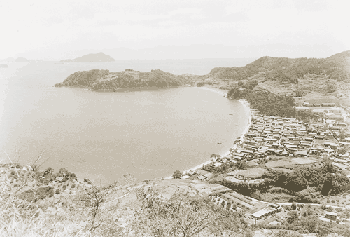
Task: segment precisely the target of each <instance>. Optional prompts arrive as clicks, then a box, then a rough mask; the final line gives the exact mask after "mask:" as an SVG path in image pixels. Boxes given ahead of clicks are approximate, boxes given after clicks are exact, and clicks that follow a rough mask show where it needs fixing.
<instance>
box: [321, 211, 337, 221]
mask: <svg viewBox="0 0 350 237" xmlns="http://www.w3.org/2000/svg"><path fill="white" fill-rule="evenodd" d="M337 216H338V215H337V213H336V212H326V213H325V216H324V217H325V218H327V219H329V220H331V221H336V220H337Z"/></svg>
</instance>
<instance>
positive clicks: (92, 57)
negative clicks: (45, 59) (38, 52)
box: [60, 53, 115, 62]
mask: <svg viewBox="0 0 350 237" xmlns="http://www.w3.org/2000/svg"><path fill="white" fill-rule="evenodd" d="M114 61H115V60H114V58H112V57H111V56H109V55H106V54H104V53H91V54H87V55H83V56H81V57H77V58H75V59H67V60H61V61H60V62H114Z"/></svg>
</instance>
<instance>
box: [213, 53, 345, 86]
mask: <svg viewBox="0 0 350 237" xmlns="http://www.w3.org/2000/svg"><path fill="white" fill-rule="evenodd" d="M349 57H350V50H348V51H345V52H342V53H339V54H335V55H332V56H330V57H328V58H306V57H303V58H294V59H293V58H287V57H268V56H265V57H261V58H259V59H257V60H255V61H254V62H252V63H250V64H247V65H246V66H244V67H217V68H213V69H212V70H211V72H210V73H209V76H210V77H214V78H219V79H228V80H235V81H239V80H245V79H248V78H249V77H251V76H254V75H257V74H261V75H262V76H264V77H265V79H266V80H274V81H280V82H289V83H297V80H298V79H302V78H303V77H304V76H305V75H308V74H314V75H320V76H327V77H328V78H329V79H335V80H337V81H344V80H348V79H350V67H349V64H350V60H349Z"/></svg>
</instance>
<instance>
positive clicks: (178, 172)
mask: <svg viewBox="0 0 350 237" xmlns="http://www.w3.org/2000/svg"><path fill="white" fill-rule="evenodd" d="M181 177H182V173H181V171H180V170H175V172H174V174H173V178H174V179H181Z"/></svg>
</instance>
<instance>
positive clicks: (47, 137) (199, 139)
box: [0, 61, 248, 184]
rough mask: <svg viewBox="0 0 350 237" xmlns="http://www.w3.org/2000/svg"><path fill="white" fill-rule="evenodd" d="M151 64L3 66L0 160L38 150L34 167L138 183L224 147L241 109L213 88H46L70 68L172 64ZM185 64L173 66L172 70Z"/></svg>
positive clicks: (243, 114) (238, 126)
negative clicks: (111, 90) (128, 176)
mask: <svg viewBox="0 0 350 237" xmlns="http://www.w3.org/2000/svg"><path fill="white" fill-rule="evenodd" d="M145 65H146V66H145ZM196 65H197V64H193V68H196ZM157 66H158V65H156V62H153V64H152V63H150V62H144V61H140V62H134V64H133V65H131V63H130V62H124V63H123V62H114V63H87V64H85V63H69V64H57V63H54V62H39V63H33V62H31V63H10V64H9V68H7V69H2V70H1V71H0V92H1V95H0V102H1V103H0V132H1V136H0V160H1V161H2V162H8V161H9V159H11V161H12V162H20V163H21V164H28V163H30V162H31V161H33V160H35V159H36V158H37V157H38V156H39V155H40V154H42V159H41V161H45V162H44V163H43V164H42V167H41V168H42V169H45V168H48V167H52V168H54V169H55V171H58V169H59V168H67V169H68V170H69V171H71V172H74V173H76V174H77V176H78V177H81V178H85V177H86V178H89V179H90V180H93V181H95V182H96V183H102V184H108V183H111V182H113V181H114V180H117V179H118V178H120V177H121V176H122V175H124V174H127V173H130V174H132V175H134V176H135V177H136V178H137V179H140V180H143V179H152V178H155V177H164V176H169V175H171V174H172V173H173V172H174V171H175V170H177V169H179V170H185V169H189V168H192V167H194V166H196V165H198V164H200V163H203V162H205V161H207V160H208V159H209V158H210V155H211V154H213V153H216V154H223V153H225V152H226V151H227V150H229V148H230V147H231V146H232V143H233V140H234V139H235V138H236V137H238V136H240V134H241V133H242V132H243V130H244V129H245V127H246V126H247V123H248V122H247V117H248V114H247V111H246V110H245V109H244V107H243V106H242V105H241V104H240V103H239V102H237V101H230V100H227V99H226V98H224V97H223V96H222V94H220V93H216V92H213V91H210V90H206V89H203V88H196V87H182V88H170V89H159V90H146V91H132V92H123V93H97V92H93V91H89V90H85V89H79V88H55V87H53V85H54V84H55V83H58V82H61V81H63V80H64V79H65V78H66V77H67V76H68V75H70V74H71V73H74V72H76V71H83V70H90V69H96V68H100V69H109V70H110V71H122V70H124V69H125V68H134V69H135V70H140V71H150V70H151V69H152V68H153V69H155V68H160V69H162V70H164V69H163V68H162V67H164V68H168V69H171V68H172V66H173V63H169V64H166V61H165V62H163V64H162V65H161V66H162V67H157ZM197 66H198V65H197ZM190 67H191V65H190V64H189V62H186V64H185V65H183V66H181V64H178V65H177V66H176V67H174V66H173V68H174V70H175V71H176V73H177V74H183V73H189V71H188V68H190ZM207 70H209V68H208V69H207ZM164 71H166V70H164ZM169 71H170V70H169ZM202 71H205V70H203V69H202ZM209 71H210V70H209ZM206 73H207V72H206ZM230 114H231V115H230ZM218 143H220V144H218ZM39 163H40V162H39Z"/></svg>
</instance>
